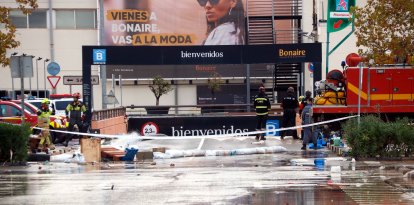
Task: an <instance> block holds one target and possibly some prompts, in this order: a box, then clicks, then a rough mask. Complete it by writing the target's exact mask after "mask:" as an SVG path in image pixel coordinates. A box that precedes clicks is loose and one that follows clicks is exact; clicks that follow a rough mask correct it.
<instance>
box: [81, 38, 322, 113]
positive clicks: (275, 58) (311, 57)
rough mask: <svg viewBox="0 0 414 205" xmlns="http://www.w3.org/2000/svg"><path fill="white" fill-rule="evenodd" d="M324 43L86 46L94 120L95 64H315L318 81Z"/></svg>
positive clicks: (86, 98) (86, 86)
mask: <svg viewBox="0 0 414 205" xmlns="http://www.w3.org/2000/svg"><path fill="white" fill-rule="evenodd" d="M321 61H322V49H321V44H320V43H306V44H271V45H237V46H235V45H227V46H225V45H220V46H83V47H82V74H83V81H82V86H83V87H82V90H83V102H84V103H85V105H86V106H87V109H88V111H87V112H88V113H87V116H88V118H89V120H90V112H91V110H92V104H91V99H92V84H91V65H214V64H246V65H249V64H261V63H271V64H282V63H304V62H312V63H313V64H314V75H313V79H314V81H319V80H321ZM103 80H106V79H103Z"/></svg>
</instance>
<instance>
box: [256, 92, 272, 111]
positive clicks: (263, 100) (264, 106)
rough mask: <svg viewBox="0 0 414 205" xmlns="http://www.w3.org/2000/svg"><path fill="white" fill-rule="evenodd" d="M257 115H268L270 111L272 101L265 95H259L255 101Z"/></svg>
mask: <svg viewBox="0 0 414 205" xmlns="http://www.w3.org/2000/svg"><path fill="white" fill-rule="evenodd" d="M254 108H255V109H256V115H267V114H268V113H269V110H270V101H269V99H268V98H267V96H266V95H265V94H259V95H257V96H256V98H255V99H254Z"/></svg>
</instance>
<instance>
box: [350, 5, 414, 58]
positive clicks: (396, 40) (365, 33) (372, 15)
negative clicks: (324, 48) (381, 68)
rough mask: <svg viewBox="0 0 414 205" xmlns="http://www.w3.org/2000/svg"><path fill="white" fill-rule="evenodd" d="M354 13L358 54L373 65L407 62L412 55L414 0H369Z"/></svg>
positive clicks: (352, 11)
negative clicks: (372, 62)
mask: <svg viewBox="0 0 414 205" xmlns="http://www.w3.org/2000/svg"><path fill="white" fill-rule="evenodd" d="M351 13H353V14H355V27H356V32H355V35H356V37H357V46H358V47H360V46H362V47H363V49H360V51H359V54H361V55H363V56H365V57H366V58H365V61H368V60H370V59H373V60H374V61H375V63H376V64H379V65H383V64H387V63H397V62H399V63H401V62H407V61H408V60H407V57H411V58H412V55H413V54H414V0H368V1H367V4H366V5H365V6H364V7H363V8H360V7H356V8H352V9H351Z"/></svg>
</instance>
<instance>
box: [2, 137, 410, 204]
mask: <svg viewBox="0 0 414 205" xmlns="http://www.w3.org/2000/svg"><path fill="white" fill-rule="evenodd" d="M179 142H180V143H179ZM251 142H253V140H251V139H248V140H242V139H224V140H213V139H208V140H206V141H205V142H204V143H203V145H202V146H201V147H202V149H235V148H249V147H256V146H275V145H280V146H284V147H286V148H287V150H288V151H286V152H282V153H274V154H254V155H235V156H209V157H183V158H173V159H154V160H152V161H144V162H134V163H124V162H119V163H113V162H108V163H94V164H91V163H89V164H87V165H78V164H76V163H55V162H46V163H30V164H29V166H26V167H6V166H1V167H0V204H79V205H80V204H414V189H413V187H414V186H413V185H414V183H413V182H414V177H412V176H411V175H410V173H411V171H412V170H413V169H414V162H412V161H381V162H377V161H356V162H354V163H353V162H352V161H350V159H346V158H345V159H344V158H338V157H336V156H335V155H333V153H332V152H331V151H330V150H327V149H321V150H317V151H315V150H308V151H300V146H301V144H300V142H298V141H293V140H289V139H288V140H284V141H280V140H277V139H269V140H267V141H266V142H265V143H263V144H256V143H251ZM199 143H200V140H198V141H197V140H188V141H180V140H175V141H174V140H169V141H161V140H148V141H143V142H140V143H139V146H140V147H142V148H143V149H145V148H148V147H151V146H164V147H167V148H169V149H195V148H197V147H198V146H199ZM315 158H324V159H326V161H325V164H324V165H323V166H315V165H314V164H313V161H314V159H315ZM413 176H414V175H413Z"/></svg>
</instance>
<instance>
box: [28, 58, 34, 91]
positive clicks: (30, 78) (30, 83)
mask: <svg viewBox="0 0 414 205" xmlns="http://www.w3.org/2000/svg"><path fill="white" fill-rule="evenodd" d="M34 58H35V56H32V63H33V59H34ZM32 71H33V70H32ZM32 74H33V72H32ZM32 76H33V75H31V76H30V77H29V85H30V86H29V88H30V89H29V97H31V96H32Z"/></svg>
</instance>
